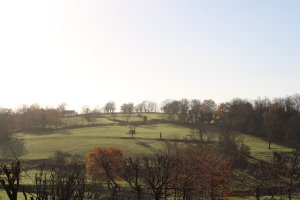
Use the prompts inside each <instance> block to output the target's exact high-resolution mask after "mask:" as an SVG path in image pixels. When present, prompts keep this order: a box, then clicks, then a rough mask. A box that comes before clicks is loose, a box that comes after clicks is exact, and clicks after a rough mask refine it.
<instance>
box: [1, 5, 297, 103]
mask: <svg viewBox="0 0 300 200" xmlns="http://www.w3.org/2000/svg"><path fill="white" fill-rule="evenodd" d="M299 11H300V1H298V0H294V1H291V0H284V1H283V0H282V1H275V0H268V1H267V0H256V1H255V0H248V1H246V0H243V1H242V0H236V1H225V0H219V1H214V0H206V1H199V0H198V1H188V0H185V1H175V0H169V1H166V0H143V1H141V0H134V1H133V0H126V1H125V0H123V1H117V0H115V1H112V0H107V1H103V0H93V1H92V0H82V1H78V0H69V1H61V0H57V1H54V0H51V1H40V0H35V1H31V0H29V1H23V0H20V1H13V0H11V1H1V2H0V68H1V78H0V84H1V90H2V91H1V98H0V106H1V107H3V106H5V107H16V106H18V105H20V104H23V103H26V104H31V103H39V104H41V105H56V104H58V103H60V102H67V104H68V105H69V107H70V108H80V106H82V105H90V106H94V105H99V106H102V105H103V104H104V103H105V102H106V101H108V100H115V101H116V102H117V104H118V105H120V103H123V102H128V101H132V102H135V103H137V102H140V101H142V100H144V99H149V100H154V101H157V102H161V101H162V100H164V99H167V98H172V99H179V98H183V97H185V98H197V99H202V100H203V99H205V98H212V99H215V100H216V101H217V102H221V101H225V100H230V99H232V98H234V97H241V98H250V99H254V98H257V97H270V98H273V97H275V96H285V95H288V94H294V93H299V92H300V79H299V74H300V12H299Z"/></svg>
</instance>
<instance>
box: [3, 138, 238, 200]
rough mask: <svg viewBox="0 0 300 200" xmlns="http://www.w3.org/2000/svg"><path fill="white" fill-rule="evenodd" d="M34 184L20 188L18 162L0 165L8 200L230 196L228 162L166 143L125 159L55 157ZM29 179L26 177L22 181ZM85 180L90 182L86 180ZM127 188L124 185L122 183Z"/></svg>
mask: <svg viewBox="0 0 300 200" xmlns="http://www.w3.org/2000/svg"><path fill="white" fill-rule="evenodd" d="M53 159H54V162H53V164H54V165H53V167H52V168H50V166H51V165H49V166H48V168H42V169H41V170H40V171H39V172H38V173H37V174H36V176H35V178H34V184H33V185H31V186H30V185H29V186H23V187H21V185H20V183H21V176H20V174H21V167H22V165H21V163H20V162H13V163H6V164H5V163H3V164H1V165H0V183H1V185H2V187H3V188H4V189H5V191H6V193H7V196H8V197H9V199H10V200H17V199H18V196H17V193H18V192H20V191H23V194H24V196H25V198H26V199H27V198H28V197H30V198H31V199H54V198H55V199H64V200H71V199H74V200H75V199H84V198H89V199H138V200H140V199H155V200H159V199H161V198H172V199H187V200H188V199H195V198H199V197H207V198H210V199H217V198H225V197H227V196H228V195H229V194H230V193H231V182H232V178H233V173H232V167H231V161H230V160H228V159H224V158H222V157H221V156H217V155H216V154H215V152H214V151H213V150H210V149H204V148H200V147H184V148H183V147H181V146H179V145H171V144H167V145H166V148H165V151H164V152H163V153H160V154H154V155H147V156H141V157H124V156H123V154H122V152H121V151H120V150H119V149H116V148H100V147H98V148H95V149H93V150H91V151H90V152H89V153H88V154H87V158H86V162H84V161H83V160H80V159H78V157H76V156H70V155H69V154H63V153H58V154H56V156H55V157H54V158H53ZM27 178H28V177H27ZM88 180H89V181H88ZM124 183H126V184H124Z"/></svg>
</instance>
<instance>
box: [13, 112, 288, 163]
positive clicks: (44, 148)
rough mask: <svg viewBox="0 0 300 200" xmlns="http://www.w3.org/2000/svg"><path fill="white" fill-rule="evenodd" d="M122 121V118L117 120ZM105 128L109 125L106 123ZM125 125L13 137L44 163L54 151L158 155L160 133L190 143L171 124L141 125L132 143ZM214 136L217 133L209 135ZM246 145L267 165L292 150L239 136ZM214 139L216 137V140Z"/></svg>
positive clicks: (187, 134)
mask: <svg viewBox="0 0 300 200" xmlns="http://www.w3.org/2000/svg"><path fill="white" fill-rule="evenodd" d="M119 117H121V116H119ZM99 119H101V120H103V122H111V123H112V121H110V120H108V119H106V118H99ZM106 124H108V123H106ZM128 130H129V127H128V126H127V125H118V124H117V123H115V124H114V125H104V126H97V127H85V128H76V129H67V130H59V131H55V132H49V133H18V134H15V137H17V138H19V139H21V140H23V141H24V142H25V149H26V154H25V155H24V156H22V157H21V158H22V159H26V160H35V159H46V158H48V157H49V156H51V155H53V152H55V151H65V152H70V153H73V154H81V155H85V154H86V153H87V152H88V151H89V150H91V149H93V148H95V147H98V146H101V147H117V148H120V149H121V150H122V151H123V152H124V154H125V155H136V154H147V153H155V152H158V151H159V150H160V149H161V148H162V146H163V145H162V142H161V141H160V140H159V137H160V132H161V133H162V136H163V138H172V137H174V136H176V137H178V138H180V139H183V138H185V139H189V138H190V135H191V130H190V129H189V128H185V127H181V126H178V125H174V124H167V123H165V124H155V125H140V126H138V128H137V134H136V135H135V136H134V138H133V139H132V138H131V136H130V135H129V134H128ZM208 134H212V135H216V134H217V133H208ZM238 137H240V138H243V140H244V144H246V145H248V146H249V147H250V150H251V155H252V156H253V157H255V158H256V159H260V160H266V161H270V160H271V159H272V157H273V151H280V152H288V151H292V149H290V148H287V147H284V146H281V145H276V144H272V149H268V148H267V147H268V144H267V142H266V141H264V140H262V139H260V138H257V137H254V136H250V135H245V134H238ZM216 139H217V137H215V140H216Z"/></svg>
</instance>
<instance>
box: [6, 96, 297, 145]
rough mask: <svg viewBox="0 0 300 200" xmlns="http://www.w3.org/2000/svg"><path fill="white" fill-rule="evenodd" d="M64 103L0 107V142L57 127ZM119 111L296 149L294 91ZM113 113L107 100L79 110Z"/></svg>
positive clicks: (130, 105)
mask: <svg viewBox="0 0 300 200" xmlns="http://www.w3.org/2000/svg"><path fill="white" fill-rule="evenodd" d="M65 107H66V104H60V105H59V106H57V107H56V108H51V107H48V108H47V107H46V108H43V107H41V106H39V105H38V104H33V105H31V106H22V107H20V108H18V109H17V110H11V109H5V108H2V109H0V142H1V141H4V140H7V139H8V138H9V136H10V135H11V134H12V133H14V132H16V131H18V130H29V129H46V128H49V127H52V128H56V129H57V128H59V127H61V126H62V125H63V117H64V113H68V112H67V111H66V110H65ZM120 111H121V113H123V114H124V116H125V117H126V121H127V122H129V119H130V117H131V116H132V115H133V114H135V115H137V116H139V117H143V119H144V122H146V121H147V115H145V114H142V113H153V112H161V113H163V114H164V115H165V119H166V120H168V121H171V122H178V123H182V124H191V125H196V126H197V125H200V124H203V123H214V124H218V125H220V126H224V127H227V128H228V129H231V130H235V131H240V132H243V133H247V134H250V135H255V136H259V137H262V138H265V139H266V140H268V141H269V148H271V144H272V143H274V142H276V143H282V144H286V145H288V146H290V147H293V148H296V149H297V150H299V149H300V123H299V122H300V95H299V94H295V95H292V96H287V97H285V98H275V99H273V100H270V99H267V98H265V99H257V100H254V101H249V100H244V99H238V98H237V99H233V100H231V101H229V102H224V103H220V104H217V103H215V102H214V101H213V100H211V99H207V100H204V101H200V100H197V99H192V100H188V99H181V100H166V101H164V102H163V103H162V104H161V107H160V111H159V109H158V105H157V104H156V103H155V102H153V101H143V102H141V103H139V104H137V105H134V104H133V103H130V102H129V103H124V104H122V105H121V106H120ZM103 112H104V114H108V115H113V114H114V113H115V112H116V104H115V103H114V102H113V101H109V102H107V103H106V104H105V106H104V107H103V109H102V110H100V109H90V108H89V107H88V106H84V107H83V109H82V114H83V116H84V118H85V119H86V120H87V121H88V122H92V123H94V119H95V117H97V116H101V113H103Z"/></svg>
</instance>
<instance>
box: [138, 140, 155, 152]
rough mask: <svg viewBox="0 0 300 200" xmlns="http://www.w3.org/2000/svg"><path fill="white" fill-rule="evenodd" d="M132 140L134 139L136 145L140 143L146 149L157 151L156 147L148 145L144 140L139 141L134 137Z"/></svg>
mask: <svg viewBox="0 0 300 200" xmlns="http://www.w3.org/2000/svg"><path fill="white" fill-rule="evenodd" d="M134 140H135V143H136V144H137V145H140V146H142V147H144V148H147V149H149V150H150V151H152V152H157V149H155V148H153V147H152V146H151V145H149V144H147V143H145V142H142V141H140V140H137V139H134Z"/></svg>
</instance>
